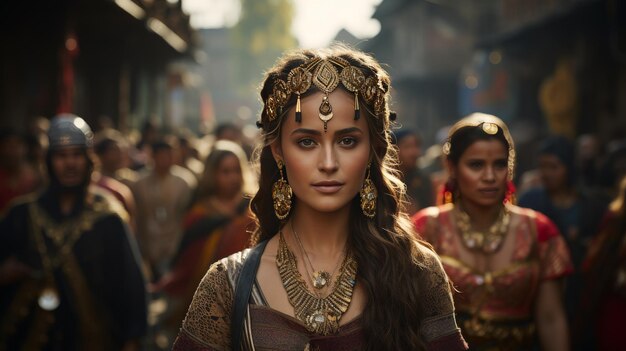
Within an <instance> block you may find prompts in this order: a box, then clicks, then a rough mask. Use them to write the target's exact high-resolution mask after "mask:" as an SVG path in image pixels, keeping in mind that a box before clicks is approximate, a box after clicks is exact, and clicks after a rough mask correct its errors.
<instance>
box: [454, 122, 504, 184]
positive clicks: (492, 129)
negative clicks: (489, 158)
mask: <svg viewBox="0 0 626 351" xmlns="http://www.w3.org/2000/svg"><path fill="white" fill-rule="evenodd" d="M478 126H480V127H481V129H482V131H483V132H485V133H486V134H489V135H495V134H497V133H498V130H499V129H502V134H504V139H506V142H507V143H508V144H509V155H508V156H509V157H508V164H507V166H508V172H509V174H508V176H509V180H513V175H514V174H515V156H516V155H515V145H514V144H513V138H512V137H511V133H510V132H509V128H508V127H507V126H506V124H505V123H504V122H503V121H502V120H501V119H500V118H498V117H496V116H493V115H488V114H485V113H472V114H471V115H469V116H467V117H465V118H463V119H461V120H460V121H458V122H456V123H455V124H454V125H453V126H452V127H451V128H450V131H449V132H448V139H447V140H446V142H445V143H444V144H443V154H444V155H446V156H448V155H450V150H451V149H452V143H451V140H452V136H453V135H454V134H455V133H456V132H457V131H459V130H460V129H462V128H465V127H478Z"/></svg>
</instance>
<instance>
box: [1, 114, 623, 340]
mask: <svg viewBox="0 0 626 351" xmlns="http://www.w3.org/2000/svg"><path fill="white" fill-rule="evenodd" d="M49 127H50V122H49V121H48V120H47V119H45V118H40V119H36V120H35V122H34V123H31V125H30V126H29V128H28V130H27V132H26V134H23V133H18V132H16V131H13V130H9V129H3V130H1V131H0V211H2V212H3V213H5V214H7V213H9V211H10V208H11V207H10V206H11V204H12V203H14V202H15V201H16V199H18V200H17V201H19V199H20V197H21V196H23V195H27V194H30V193H33V192H37V191H39V192H42V191H43V192H44V193H45V189H48V188H50V184H51V182H53V181H52V180H51V175H50V172H53V171H54V170H50V169H49V168H50V163H49V161H47V157H48V158H49V156H47V155H49V152H48V147H49V146H50V145H49V143H50V141H49V139H48V136H47V133H48V129H49ZM444 141H445V140H444V139H443V138H442V140H441V142H442V143H443V142H444ZM392 142H393V143H394V144H395V145H396V146H397V148H398V156H399V165H398V166H399V169H400V170H401V172H402V175H403V177H404V179H403V181H404V182H405V184H406V186H407V194H408V195H409V199H410V203H409V204H408V206H407V208H408V211H409V214H410V215H412V214H415V213H417V212H418V211H419V210H420V209H423V208H426V207H429V206H433V205H435V204H437V203H439V204H441V203H444V202H445V199H444V197H445V195H444V191H443V188H444V186H445V182H446V179H448V177H449V174H448V171H447V170H446V168H445V155H444V154H443V153H442V152H441V146H442V145H441V144H439V145H435V146H433V147H431V148H429V149H428V150H427V151H426V152H424V153H422V147H423V145H422V144H421V139H420V136H419V134H418V133H416V132H414V131H411V130H408V129H400V130H396V131H395V132H394V140H393V141H392ZM253 143H254V140H248V139H246V138H245V137H244V135H243V134H242V132H241V129H240V128H239V127H237V126H235V125H233V124H223V125H219V126H218V127H217V128H216V129H215V131H214V132H213V133H212V134H209V135H206V136H197V135H194V134H193V133H190V132H180V133H164V132H162V130H161V129H160V128H159V126H157V125H156V124H154V123H152V122H147V123H146V124H145V125H144V127H143V128H142V130H141V135H140V138H139V139H138V140H133V139H132V138H129V137H128V136H127V135H124V134H122V133H121V132H119V131H118V130H115V129H113V128H102V129H100V130H97V131H96V132H95V133H94V135H93V145H92V146H91V144H89V147H88V148H87V150H88V151H87V154H86V155H87V157H88V158H89V159H90V160H92V161H93V172H89V177H90V181H89V184H90V185H89V186H90V187H95V188H98V189H99V190H98V191H100V192H101V193H103V194H106V195H105V197H106V198H107V201H112V202H115V203H116V204H117V205H118V206H119V207H120V208H122V209H123V210H121V211H123V213H124V214H123V215H122V216H120V217H121V218H123V219H124V221H125V223H124V224H125V225H126V226H127V227H128V233H131V234H130V239H131V245H130V247H131V248H132V247H133V245H134V244H132V242H134V241H136V243H137V244H138V249H139V250H138V252H139V255H140V256H139V257H140V258H139V261H140V263H139V266H140V269H141V272H142V275H143V277H144V278H145V286H144V287H145V291H147V292H148V294H149V297H150V299H149V302H148V305H149V308H148V309H147V311H144V313H146V315H147V318H148V319H147V320H148V321H149V324H148V325H147V326H146V329H145V334H146V335H147V336H141V335H140V334H141V333H138V334H135V335H130V336H133V337H141V338H142V339H141V342H142V343H143V345H144V347H145V348H148V349H167V348H169V347H170V346H171V343H172V342H173V341H174V340H173V338H174V337H175V335H176V333H177V332H178V328H179V327H180V323H181V321H182V320H183V318H184V314H185V312H186V310H187V308H188V305H189V303H190V302H191V299H192V297H193V293H194V291H195V289H196V287H197V285H198V283H199V282H200V280H201V278H202V276H203V275H204V274H205V272H206V269H207V268H208V267H209V266H210V264H211V263H213V262H215V261H217V260H218V259H220V258H222V257H225V256H228V255H230V254H232V253H234V252H237V251H240V250H242V249H244V248H245V247H246V246H247V245H248V242H249V230H250V228H251V226H252V225H253V222H252V217H251V215H250V213H249V209H248V206H249V199H250V195H252V194H254V192H255V191H256V186H257V185H256V179H255V175H254V171H253V170H252V169H251V166H250V163H249V160H250V158H251V152H252V151H251V150H252V145H253ZM538 145H539V148H538V150H537V154H536V159H537V163H536V168H535V169H531V170H524V171H525V172H524V173H523V174H520V175H519V176H518V177H517V179H519V180H518V181H517V189H518V191H517V194H516V196H517V199H518V204H519V206H521V207H525V208H532V209H534V210H536V211H539V212H540V213H542V214H544V215H545V216H546V217H547V218H549V219H550V220H551V221H552V222H553V223H554V224H556V227H557V228H558V230H559V232H560V233H561V234H562V236H563V238H564V239H565V242H566V244H567V248H568V249H569V252H570V255H571V258H572V262H573V274H571V275H569V276H567V278H566V284H565V288H564V289H565V293H564V294H565V295H564V296H565V298H564V303H565V310H566V312H567V316H568V321H569V326H570V327H569V328H570V334H571V335H572V339H575V342H574V343H572V345H573V347H574V348H579V349H590V348H589V347H591V349H594V348H598V349H600V348H601V349H610V348H611V345H626V340H624V338H625V336H624V335H626V334H624V333H622V332H621V331H619V330H618V331H616V330H615V328H619V326H623V325H626V317H624V316H626V229H625V228H626V210H625V209H626V205H625V204H624V198H625V196H626V178H625V175H626V139H616V140H611V141H608V142H606V143H602V142H601V141H600V140H599V139H598V138H596V137H594V136H591V135H584V136H581V137H580V138H579V139H578V140H576V141H572V140H568V139H566V138H563V137H559V136H550V137H547V138H545V139H544V140H542V141H541V142H540V143H539V144H538ZM519 152H521V151H520V150H518V153H519ZM524 152H526V151H524ZM57 177H58V175H57ZM116 211H117V210H116ZM63 218H64V217H63ZM3 240H4V239H3ZM4 244H5V243H4V242H1V243H0V246H2V245H4ZM5 248H6V246H5ZM85 250H95V251H97V245H96V246H90V247H88V248H85ZM128 250H131V249H128ZM131 251H132V250H131ZM0 253H1V254H2V255H1V256H0V267H2V273H3V274H2V279H0V284H5V285H8V284H10V283H12V282H14V281H15V279H17V278H15V276H16V275H19V273H15V272H18V271H20V269H21V268H20V269H16V268H15V267H16V266H15V262H14V261H12V258H14V256H15V254H16V253H14V252H7V250H5V249H0ZM92 254H93V253H91V252H86V253H83V255H86V256H89V255H92ZM18 255H19V254H18ZM116 255H117V253H116ZM131 256H132V255H131ZM120 269H121V268H120ZM21 272H22V273H23V274H26V273H24V272H25V271H24V270H21ZM28 274H32V272H31V273H28ZM137 277H139V276H138V275H136V274H131V275H130V278H128V279H139V278H137ZM144 278H141V279H144ZM122 305H123V304H122ZM116 306H117V307H119V306H120V305H116ZM0 307H1V308H4V309H8V308H9V306H8V305H6V304H5V305H3V306H0ZM137 313H138V314H139V315H141V313H142V311H139V312H137ZM3 327H4V326H3ZM141 329H142V328H139V329H138V330H141ZM588 331H592V333H588ZM0 332H2V331H0ZM130 336H129V337H130ZM129 349H132V347H131V348H129Z"/></svg>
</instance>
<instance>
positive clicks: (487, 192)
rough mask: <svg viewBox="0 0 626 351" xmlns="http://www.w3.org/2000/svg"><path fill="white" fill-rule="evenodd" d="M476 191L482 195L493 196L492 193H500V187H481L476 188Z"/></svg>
mask: <svg viewBox="0 0 626 351" xmlns="http://www.w3.org/2000/svg"><path fill="white" fill-rule="evenodd" d="M478 192H480V193H481V194H483V195H487V196H494V195H498V194H499V193H500V189H498V188H482V189H478Z"/></svg>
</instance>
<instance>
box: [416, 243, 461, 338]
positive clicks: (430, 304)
mask: <svg viewBox="0 0 626 351" xmlns="http://www.w3.org/2000/svg"><path fill="white" fill-rule="evenodd" d="M422 250H423V251H424V256H425V261H424V269H423V273H422V278H421V280H422V282H421V283H422V284H420V285H421V286H422V289H421V294H422V295H423V299H422V301H423V304H422V310H423V313H424V317H425V318H424V319H423V320H422V327H421V328H422V329H421V334H422V336H423V337H424V340H425V341H426V343H427V348H428V350H444V349H445V350H466V349H467V345H466V343H465V340H463V337H462V336H461V331H460V329H459V327H458V326H457V324H456V319H455V317H454V302H453V300H452V293H451V291H450V282H449V280H448V276H447V275H446V273H445V271H444V270H443V266H442V264H441V261H440V260H439V257H438V256H437V255H436V254H435V253H434V252H433V251H431V250H428V249H422ZM441 347H444V348H441Z"/></svg>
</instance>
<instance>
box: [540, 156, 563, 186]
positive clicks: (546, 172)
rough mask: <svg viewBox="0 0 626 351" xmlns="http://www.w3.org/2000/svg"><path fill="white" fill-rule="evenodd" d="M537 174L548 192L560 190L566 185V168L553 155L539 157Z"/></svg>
mask: <svg viewBox="0 0 626 351" xmlns="http://www.w3.org/2000/svg"><path fill="white" fill-rule="evenodd" d="M539 173H540V175H541V180H542V182H543V185H544V186H545V187H546V189H548V190H556V189H560V188H561V187H563V186H566V185H567V179H568V175H567V167H566V166H565V164H563V162H561V160H560V159H559V158H558V157H557V156H555V155H552V154H543V155H540V156H539Z"/></svg>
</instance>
